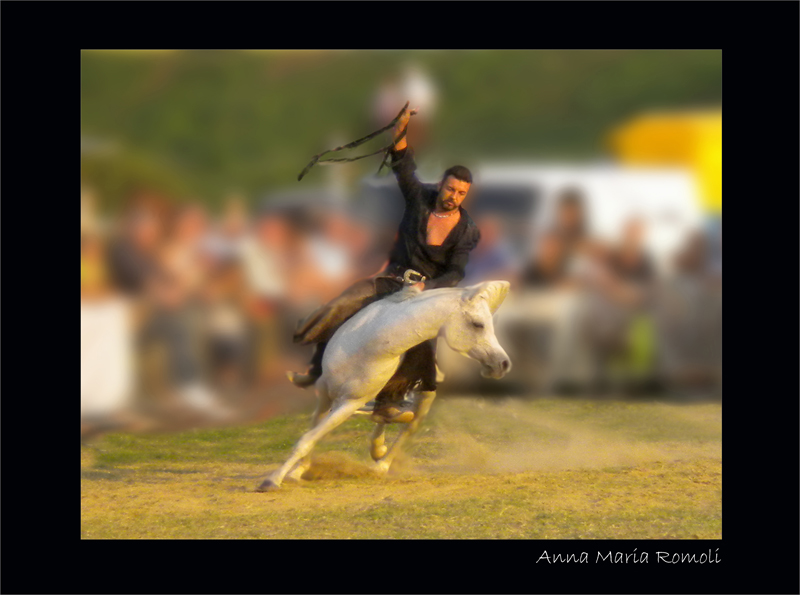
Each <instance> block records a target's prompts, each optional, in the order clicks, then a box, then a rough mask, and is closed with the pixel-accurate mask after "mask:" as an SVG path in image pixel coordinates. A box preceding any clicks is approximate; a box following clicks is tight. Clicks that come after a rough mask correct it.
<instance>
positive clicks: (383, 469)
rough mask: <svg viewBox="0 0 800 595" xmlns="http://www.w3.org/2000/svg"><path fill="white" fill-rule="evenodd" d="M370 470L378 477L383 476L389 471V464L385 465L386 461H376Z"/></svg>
mask: <svg viewBox="0 0 800 595" xmlns="http://www.w3.org/2000/svg"><path fill="white" fill-rule="evenodd" d="M372 472H373V473H374V474H375V475H377V476H378V477H383V476H385V475H386V474H387V473H388V472H389V465H387V464H386V463H379V462H376V463H375V464H374V465H373V466H372Z"/></svg>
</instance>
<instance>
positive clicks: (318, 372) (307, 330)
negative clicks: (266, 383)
mask: <svg viewBox="0 0 800 595" xmlns="http://www.w3.org/2000/svg"><path fill="white" fill-rule="evenodd" d="M401 287H402V284H401V283H398V284H397V288H398V289H399V288H401ZM392 290H396V289H395V287H394V286H393V285H392V284H391V283H387V282H385V281H384V280H383V278H369V279H362V280H361V281H358V282H357V283H355V284H353V285H352V286H350V287H349V288H348V289H346V290H345V291H344V292H343V293H342V294H341V295H340V296H339V297H337V298H334V299H333V300H331V301H330V302H328V303H327V304H325V305H324V306H322V307H321V308H319V309H317V310H316V311H315V312H314V313H312V314H311V316H309V317H308V318H306V319H305V320H303V321H301V322H300V324H299V325H298V329H297V331H295V334H294V342H295V343H300V344H303V345H308V344H311V343H316V346H315V348H314V354H313V355H312V357H311V362H310V364H309V368H308V371H307V372H306V373H305V374H294V373H291V372H290V373H289V380H291V381H292V383H293V384H294V385H295V386H299V387H301V388H306V387H308V386H311V385H312V384H314V383H316V381H317V380H318V379H319V377H320V376H322V356H323V355H324V353H325V347H326V346H327V344H328V341H330V339H331V337H333V334H334V333H335V332H336V331H337V329H338V328H339V327H340V326H342V324H344V323H345V322H346V321H347V320H349V319H350V318H351V317H352V316H354V315H355V314H356V313H357V312H358V311H359V310H361V309H362V308H365V307H366V306H368V305H369V304H371V303H372V302H375V301H377V300H379V299H380V298H382V297H384V296H386V295H388V294H389V293H392Z"/></svg>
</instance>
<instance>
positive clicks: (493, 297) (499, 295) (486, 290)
mask: <svg viewBox="0 0 800 595" xmlns="http://www.w3.org/2000/svg"><path fill="white" fill-rule="evenodd" d="M510 287H511V283H509V282H508V281H484V282H483V283H478V284H477V285H471V286H470V287H465V288H464V296H463V297H462V298H461V299H463V300H464V301H467V302H469V301H472V300H476V299H485V300H486V301H487V302H488V304H489V310H491V312H492V314H494V313H495V312H497V309H498V308H499V307H500V304H502V303H503V300H504V299H506V296H507V295H508V290H509V288H510Z"/></svg>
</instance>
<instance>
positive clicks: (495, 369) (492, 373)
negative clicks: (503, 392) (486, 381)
mask: <svg viewBox="0 0 800 595" xmlns="http://www.w3.org/2000/svg"><path fill="white" fill-rule="evenodd" d="M510 370H511V360H510V359H508V358H507V357H504V358H502V359H499V360H498V361H497V363H492V364H491V365H489V364H484V365H483V367H482V370H481V376H483V377H484V378H495V379H498V378H502V377H503V376H505V375H506V374H508V372H509V371H510Z"/></svg>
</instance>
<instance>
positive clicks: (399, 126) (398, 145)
mask: <svg viewBox="0 0 800 595" xmlns="http://www.w3.org/2000/svg"><path fill="white" fill-rule="evenodd" d="M418 111H419V108H418V107H416V108H414V109H412V110H409V109H406V110H405V111H403V114H402V115H401V116H400V119H399V120H398V121H397V123H396V124H395V125H394V130H393V131H392V139H393V140H395V141H397V139H398V137H399V136H400V135H401V134H402V133H403V130H405V128H406V126H408V121H409V120H410V119H411V116H413V115H414V114H416V113H417V112H418ZM406 138H407V137H405V136H404V137H403V138H402V139H401V140H400V141H398V142H395V144H394V150H395V151H402V150H403V149H405V148H406V147H407V146H408V143H407V142H406Z"/></svg>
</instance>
